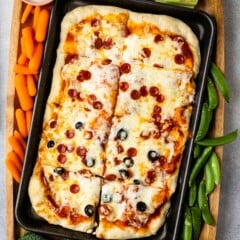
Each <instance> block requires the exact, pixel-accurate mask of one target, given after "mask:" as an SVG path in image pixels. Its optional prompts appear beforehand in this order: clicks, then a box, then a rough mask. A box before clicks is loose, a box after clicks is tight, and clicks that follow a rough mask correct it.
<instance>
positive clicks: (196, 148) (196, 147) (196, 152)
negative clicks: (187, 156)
mask: <svg viewBox="0 0 240 240" xmlns="http://www.w3.org/2000/svg"><path fill="white" fill-rule="evenodd" d="M201 153H202V147H201V146H200V145H198V144H196V143H195V144H194V148H193V158H197V157H199V156H200V154H201Z"/></svg>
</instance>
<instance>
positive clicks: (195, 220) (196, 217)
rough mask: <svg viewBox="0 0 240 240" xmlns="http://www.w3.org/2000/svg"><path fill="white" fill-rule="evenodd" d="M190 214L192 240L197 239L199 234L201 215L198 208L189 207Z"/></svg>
mask: <svg viewBox="0 0 240 240" xmlns="http://www.w3.org/2000/svg"><path fill="white" fill-rule="evenodd" d="M190 210H191V214H192V226H193V236H192V239H193V240H198V239H199V234H200V232H201V225H202V213H201V210H200V209H199V208H198V207H191V208H190Z"/></svg>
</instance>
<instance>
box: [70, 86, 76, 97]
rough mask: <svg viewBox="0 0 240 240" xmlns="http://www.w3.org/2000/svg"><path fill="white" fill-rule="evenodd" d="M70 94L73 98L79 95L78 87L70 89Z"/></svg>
mask: <svg viewBox="0 0 240 240" xmlns="http://www.w3.org/2000/svg"><path fill="white" fill-rule="evenodd" d="M68 96H69V97H71V98H75V97H77V90H76V89H73V88H70V89H69V90H68Z"/></svg>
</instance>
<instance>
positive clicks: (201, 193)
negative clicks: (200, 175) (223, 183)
mask: <svg viewBox="0 0 240 240" xmlns="http://www.w3.org/2000/svg"><path fill="white" fill-rule="evenodd" d="M197 199H198V206H199V208H200V209H201V212H202V218H203V221H204V222H205V223H207V224H209V225H214V219H213V216H212V214H211V212H210V209H209V206H208V197H207V196H206V184H205V181H204V180H202V181H201V182H200V184H199V187H198V198H197Z"/></svg>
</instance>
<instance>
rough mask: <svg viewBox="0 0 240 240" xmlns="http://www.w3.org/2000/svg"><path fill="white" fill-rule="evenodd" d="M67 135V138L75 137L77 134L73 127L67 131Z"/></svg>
mask: <svg viewBox="0 0 240 240" xmlns="http://www.w3.org/2000/svg"><path fill="white" fill-rule="evenodd" d="M65 135H66V137H67V138H73V137H74V136H75V132H74V130H73V129H70V130H67V131H66V132H65Z"/></svg>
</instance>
